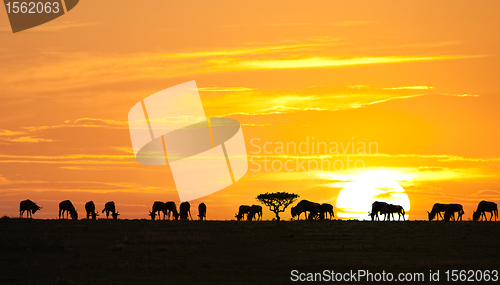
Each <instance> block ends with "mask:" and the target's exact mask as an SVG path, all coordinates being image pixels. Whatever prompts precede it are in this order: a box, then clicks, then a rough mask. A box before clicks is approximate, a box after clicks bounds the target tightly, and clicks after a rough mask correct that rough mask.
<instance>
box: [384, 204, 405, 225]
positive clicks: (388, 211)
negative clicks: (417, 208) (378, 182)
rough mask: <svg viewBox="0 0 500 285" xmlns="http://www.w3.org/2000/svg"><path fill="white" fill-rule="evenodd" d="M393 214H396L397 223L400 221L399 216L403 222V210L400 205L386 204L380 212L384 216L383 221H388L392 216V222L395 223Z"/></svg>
mask: <svg viewBox="0 0 500 285" xmlns="http://www.w3.org/2000/svg"><path fill="white" fill-rule="evenodd" d="M394 213H397V214H398V221H399V220H400V219H401V216H403V221H404V220H405V209H403V207H402V206H400V205H393V204H388V205H387V206H385V207H383V208H382V210H380V214H381V215H385V218H384V220H386V219H387V220H389V221H390V220H391V216H392V220H393V221H395V220H396V219H394Z"/></svg>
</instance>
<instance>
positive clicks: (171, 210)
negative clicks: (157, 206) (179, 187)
mask: <svg viewBox="0 0 500 285" xmlns="http://www.w3.org/2000/svg"><path fill="white" fill-rule="evenodd" d="M165 208H166V209H167V217H168V219H169V220H170V215H173V218H174V219H175V220H177V219H179V213H178V212H177V206H176V205H175V202H173V201H168V202H166V203H165Z"/></svg>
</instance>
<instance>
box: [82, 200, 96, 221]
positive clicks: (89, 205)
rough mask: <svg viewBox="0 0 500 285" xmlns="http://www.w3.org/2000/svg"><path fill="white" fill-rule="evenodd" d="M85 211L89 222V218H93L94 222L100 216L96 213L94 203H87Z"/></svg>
mask: <svg viewBox="0 0 500 285" xmlns="http://www.w3.org/2000/svg"><path fill="white" fill-rule="evenodd" d="M85 211H86V212H87V220H88V219H89V217H92V220H95V219H96V218H97V216H98V215H99V214H97V212H96V211H95V204H94V201H88V202H87V203H85Z"/></svg>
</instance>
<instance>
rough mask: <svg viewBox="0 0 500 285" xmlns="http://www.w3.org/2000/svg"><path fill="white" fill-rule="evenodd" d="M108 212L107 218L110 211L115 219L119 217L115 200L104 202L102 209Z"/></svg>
mask: <svg viewBox="0 0 500 285" xmlns="http://www.w3.org/2000/svg"><path fill="white" fill-rule="evenodd" d="M104 212H106V219H108V218H109V213H111V217H113V219H114V220H116V219H118V215H120V214H118V212H116V208H115V202H113V201H109V202H107V203H106V204H104V209H102V213H104Z"/></svg>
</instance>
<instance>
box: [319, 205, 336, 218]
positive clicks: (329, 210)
mask: <svg viewBox="0 0 500 285" xmlns="http://www.w3.org/2000/svg"><path fill="white" fill-rule="evenodd" d="M326 214H329V215H330V218H329V219H330V220H331V219H333V217H335V215H334V214H333V206H332V205H331V204H327V203H323V204H321V216H322V218H321V219H325V218H327V215H326Z"/></svg>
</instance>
